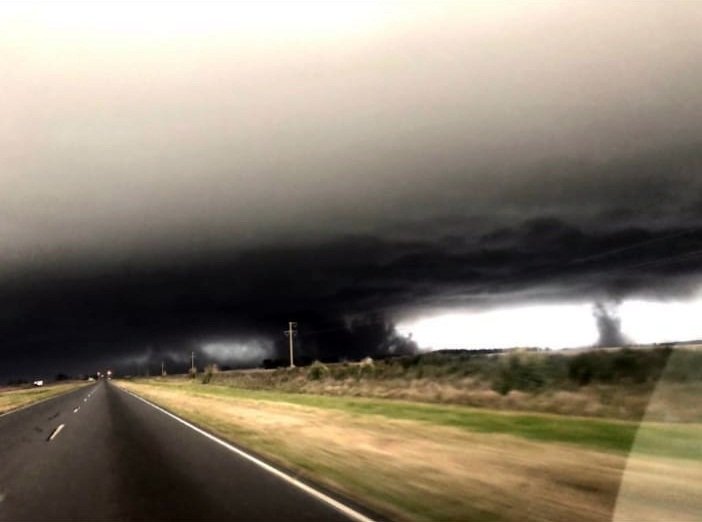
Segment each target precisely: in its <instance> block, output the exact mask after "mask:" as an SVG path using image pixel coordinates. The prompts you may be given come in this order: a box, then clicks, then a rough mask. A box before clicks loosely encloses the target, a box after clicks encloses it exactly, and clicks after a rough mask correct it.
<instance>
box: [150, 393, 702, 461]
mask: <svg viewBox="0 0 702 522" xmlns="http://www.w3.org/2000/svg"><path fill="white" fill-rule="evenodd" d="M148 382H149V384H151V385H157V386H162V387H165V388H173V387H178V388H180V389H182V391H185V392H187V393H189V394H193V395H199V396H220V397H229V398H234V399H236V398H239V399H251V400H260V401H272V402H283V403H290V404H297V405H300V406H310V407H314V408H324V409H331V410H341V411H344V412H347V413H351V414H354V415H377V416H383V417H387V418H391V419H404V420H411V421H420V422H425V423H428V424H432V425H440V426H450V427H455V428H460V429H465V430H470V431H474V432H480V433H500V434H505V435H513V436H518V437H523V438H526V439H530V440H536V441H542V442H559V443H567V444H576V445H580V446H584V447H589V448H594V449H599V450H605V451H614V452H621V453H626V452H628V451H629V450H630V448H631V446H632V444H633V442H634V438H635V437H636V434H637V431H638V429H639V423H637V422H629V421H619V420H607V419H596V418H587V417H572V416H564V415H552V414H541V413H515V412H505V411H491V410H485V409H478V408H470V407H465V406H455V405H439V404H427V403H415V402H408V401H399V400H388V399H370V398H356V397H332V396H324V395H310V394H297V393H284V392H277V391H264V390H245V389H240V388H233V387H228V386H216V385H210V384H208V385H204V384H198V383H193V382H187V381H170V382H169V381H159V380H150V381H148ZM645 433H646V437H645V438H644V439H640V440H639V441H638V443H637V451H642V452H645V453H647V454H651V455H658V456H664V457H673V458H685V459H689V458H694V459H698V458H702V453H701V451H700V443H699V441H700V440H702V426H700V425H699V424H662V423H661V424H659V423H647V424H646V430H645Z"/></svg>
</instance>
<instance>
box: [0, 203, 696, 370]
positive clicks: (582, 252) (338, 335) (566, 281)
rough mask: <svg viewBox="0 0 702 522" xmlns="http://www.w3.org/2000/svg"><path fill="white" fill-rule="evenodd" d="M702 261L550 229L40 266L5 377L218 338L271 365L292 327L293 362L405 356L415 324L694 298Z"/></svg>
mask: <svg viewBox="0 0 702 522" xmlns="http://www.w3.org/2000/svg"><path fill="white" fill-rule="evenodd" d="M700 259H702V228H681V227H674V228H665V229H657V230H647V229H644V228H641V227H627V228H621V229H601V230H597V229H592V230H586V229H583V228H579V227H576V226H574V225H571V224H568V223H566V222H564V221H562V220H560V219H557V218H555V217H548V218H540V219H530V220H526V221H524V222H522V223H521V224H519V225H518V226H514V227H502V228H498V229H496V230H493V231H492V232H490V233H487V234H481V235H479V236H478V237H475V236H473V235H471V232H470V230H469V229H468V228H466V230H465V232H464V234H456V232H455V227H454V230H453V231H452V233H451V235H445V236H442V235H437V236H436V237H434V238H432V239H425V240H414V241H393V240H387V239H381V238H379V237H370V236H346V237H343V238H339V239H337V240H333V241H328V242H326V243H320V244H315V245H295V246H271V247H261V248H256V249H249V250H246V251H241V252H234V251H232V252H222V251H202V252H200V253H199V254H198V255H195V256H190V257H188V258H179V259H178V258H177V259H174V258H172V257H169V256H167V255H165V254H162V255H161V256H160V257H154V258H153V259H151V260H150V262H148V263H143V262H141V261H140V262H138V263H137V262H134V263H129V262H120V263H113V264H109V263H101V264H99V265H92V266H91V265H89V264H88V265H86V264H83V265H81V267H80V270H75V269H74V270H69V269H65V270H62V269H58V268H57V266H58V265H47V268H45V269H44V270H38V269H34V270H32V271H29V270H25V271H24V272H21V273H20V272H17V273H15V274H14V276H13V277H7V278H6V279H5V281H4V282H3V283H2V285H1V288H0V289H1V290H2V292H1V294H0V337H1V338H2V351H3V355H4V359H5V360H6V361H11V363H10V364H9V365H4V366H3V369H2V372H3V374H5V375H14V374H18V373H20V374H24V373H26V372H27V371H30V370H29V369H30V368H31V369H32V371H33V368H38V369H39V370H37V371H55V372H58V371H65V372H74V371H85V372H87V371H89V370H90V368H93V367H94V366H95V365H96V364H105V365H107V364H109V365H112V366H116V365H119V364H120V362H121V361H122V362H123V361H125V360H128V359H129V358H130V357H136V356H138V355H140V354H143V353H144V352H145V351H149V353H151V354H152V358H153V359H154V360H158V359H159V358H162V357H169V358H171V359H173V360H174V361H175V360H180V358H181V355H182V354H187V353H189V351H190V350H192V349H198V347H199V346H200V345H201V344H202V343H204V342H207V341H209V340H222V339H224V340H226V339H236V340H242V341H245V340H247V339H269V340H272V341H273V342H274V347H275V350H274V353H272V354H271V356H272V357H283V356H284V355H285V353H286V352H285V346H286V344H285V342H286V341H285V338H284V337H283V335H282V330H283V329H284V328H285V327H286V325H287V321H289V320H294V321H297V322H298V323H299V325H300V337H299V339H298V341H299V343H298V344H299V350H300V355H301V356H305V357H313V358H320V359H325V360H337V359H340V358H346V357H348V358H359V357H362V356H365V355H372V356H379V355H383V354H388V353H402V352H406V351H411V350H412V349H413V345H412V344H411V343H409V342H404V341H403V340H402V339H401V338H399V337H398V336H397V334H396V333H395V331H394V328H393V327H392V323H393V321H395V320H397V319H398V318H401V317H407V316H410V315H412V314H413V313H417V311H421V310H427V309H429V310H430V309H432V308H434V307H441V306H452V305H460V306H463V307H466V306H467V307H470V306H474V307H476V308H477V307H485V306H499V305H500V304H505V303H507V302H510V300H511V299H513V296H514V295H515V294H519V295H520V299H521V300H522V301H523V302H528V301H529V300H530V299H533V300H538V301H539V302H543V301H545V300H552V301H554V302H563V301H573V300H578V301H592V302H601V301H604V302H609V301H611V302H616V301H619V300H621V299H624V298H626V297H630V296H639V297H656V298H670V297H680V296H684V295H687V294H689V293H691V292H692V291H693V290H694V289H695V286H694V283H695V282H696V281H697V278H698V276H699V275H700V273H701V271H700ZM605 316H606V315H605V314H600V316H599V317H600V319H598V320H604V319H603V318H604V317H605ZM612 335H615V334H614V333H613V334H612ZM174 353H175V354H181V355H173V354H174ZM182 359H186V358H185V357H182ZM130 364H131V363H130Z"/></svg>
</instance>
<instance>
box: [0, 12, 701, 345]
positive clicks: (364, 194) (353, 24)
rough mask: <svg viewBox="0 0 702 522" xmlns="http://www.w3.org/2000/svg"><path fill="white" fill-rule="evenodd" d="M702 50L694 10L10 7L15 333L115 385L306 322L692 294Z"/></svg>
mask: <svg viewBox="0 0 702 522" xmlns="http://www.w3.org/2000/svg"><path fill="white" fill-rule="evenodd" d="M700 27H702V4H700V3H698V2H668V1H667V2H637V3H634V2H627V3H611V2H568V3H566V2H562V3H555V2H540V3H526V2H525V3H496V2H475V3H468V2H456V3H438V2H425V3H401V4H400V3H374V4H366V3H360V2H353V3H346V4H337V3H330V2H324V3H290V2H281V3H262V2H256V3H248V4H244V3H241V4H225V3H219V4H202V3H195V2H193V3H179V4H166V3H148V4H142V3H128V2H122V3H107V2H97V3H61V2H50V3H45V4H39V3H18V4H2V5H0V77H1V78H2V81H0V114H2V118H0V289H1V290H2V292H0V334H2V335H3V339H5V342H6V345H7V346H8V347H9V348H7V349H8V350H11V351H12V350H14V351H12V352H11V353H13V354H15V355H16V356H17V357H19V355H18V354H22V357H30V358H31V357H32V355H31V354H32V353H39V352H40V351H41V350H45V349H46V348H45V347H46V346H49V345H55V346H61V347H73V348H66V350H69V351H70V350H74V351H73V352H70V353H72V354H74V356H75V357H78V356H79V355H80V354H85V353H95V350H96V348H95V346H102V344H100V343H105V342H107V341H105V339H110V341H109V342H110V343H112V344H110V346H112V348H109V349H108V348H105V350H106V351H105V352H104V353H102V355H101V357H103V358H109V355H106V354H107V353H108V352H109V353H111V352H110V350H113V349H114V350H119V349H124V348H119V347H120V346H122V347H123V346H125V345H129V346H145V345H147V344H149V343H156V344H158V343H159V342H164V341H163V339H166V338H167V339H169V342H176V343H177V342H184V341H183V340H188V339H193V338H198V339H209V338H212V339H215V340H220V339H226V338H228V337H227V336H228V335H229V336H230V337H231V335H232V332H235V333H236V332H243V333H242V334H241V335H245V336H248V337H249V338H262V337H265V335H263V333H262V332H268V331H269V330H271V329H275V331H277V330H278V329H279V327H278V326H277V325H278V323H279V322H280V321H284V320H285V321H287V320H288V319H287V318H288V317H289V316H290V314H291V313H292V312H291V311H293V312H294V311H297V312H299V316H298V317H309V318H310V319H309V324H322V325H326V324H327V323H328V322H329V321H332V322H334V321H342V322H343V320H345V319H347V318H348V317H349V315H354V314H360V313H363V312H377V313H381V314H382V313H385V312H386V311H387V310H392V311H393V313H395V312H397V311H398V310H400V311H402V310H405V314H407V313H409V311H410V310H413V309H416V308H420V309H422V308H423V307H424V308H427V309H428V308H432V307H433V308H441V307H445V306H448V307H451V306H458V305H460V306H480V307H482V306H490V307H495V306H497V307H499V306H500V305H501V304H502V303H507V302H509V303H513V302H515V301H524V302H533V301H535V300H536V301H539V300H540V301H544V302H546V301H549V302H550V301H564V300H565V301H569V300H575V301H589V300H599V299H613V300H618V299H622V298H625V297H626V296H629V295H639V296H641V295H646V296H656V297H657V298H664V297H667V296H671V295H686V294H689V293H690V292H691V289H692V288H697V286H695V285H696V284H697V281H698V280H699V272H700V271H699V263H698V258H697V257H695V256H697V255H698V254H699V250H700V249H702V175H701V174H702V173H701V171H700V168H701V166H702V147H700V145H701V142H702V140H701V139H700V137H701V136H702V94H700V93H701V92H702V91H701V90H700V85H702V61H701V60H699V54H700V51H699V50H700V49H702V32H701V31H699V28H700ZM637 245H643V246H637ZM619 249H623V250H621V251H620V250H619ZM611 252H615V254H611ZM607 253H610V254H607ZM603 254H604V256H603ZM671 258H672V262H671ZM693 283H694V284H693ZM69 312H70V313H69ZM305 314H307V315H305ZM315 321H316V322H315ZM335 324H336V323H335ZM38 325H39V326H38ZM37 332H40V333H37ZM381 333H382V332H381ZM386 333H387V332H386ZM339 342H340V341H339ZM342 344H343V343H342ZM113 345H114V346H117V348H115V347H114V346H113ZM149 345H150V344H149ZM323 345H324V343H323V342H322V341H319V343H317V345H315V346H318V348H315V349H319V350H323V349H324V346H323ZM41 347H44V348H41ZM57 349H58V348H57ZM32 350H38V351H37V352H32ZM41 353H45V352H41ZM81 356H83V355H81Z"/></svg>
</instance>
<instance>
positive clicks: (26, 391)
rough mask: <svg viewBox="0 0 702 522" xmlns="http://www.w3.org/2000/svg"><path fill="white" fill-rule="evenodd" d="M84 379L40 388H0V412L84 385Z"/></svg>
mask: <svg viewBox="0 0 702 522" xmlns="http://www.w3.org/2000/svg"><path fill="white" fill-rule="evenodd" d="M86 384H87V383H85V382H84V381H71V382H63V383H61V384H51V385H48V386H43V387H41V388H20V389H13V388H4V389H1V390H0V414H2V413H6V412H9V411H11V410H16V409H18V408H21V407H23V406H27V405H29V404H32V403H34V402H38V401H42V400H44V399H48V398H50V397H54V396H56V395H60V394H62V393H65V392H67V391H70V390H73V389H75V388H78V387H80V386H85V385H86Z"/></svg>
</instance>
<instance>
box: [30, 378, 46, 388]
mask: <svg viewBox="0 0 702 522" xmlns="http://www.w3.org/2000/svg"><path fill="white" fill-rule="evenodd" d="M32 386H37V387H38V386H44V381H43V379H40V380H38V381H34V382H33V383H32Z"/></svg>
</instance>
